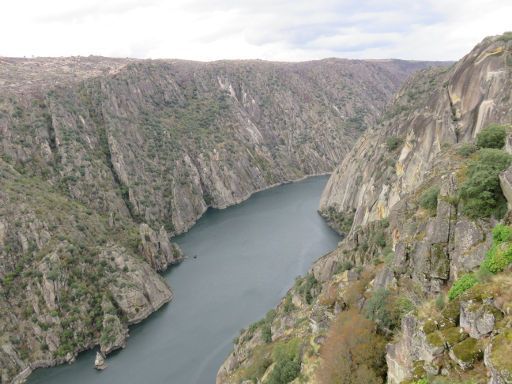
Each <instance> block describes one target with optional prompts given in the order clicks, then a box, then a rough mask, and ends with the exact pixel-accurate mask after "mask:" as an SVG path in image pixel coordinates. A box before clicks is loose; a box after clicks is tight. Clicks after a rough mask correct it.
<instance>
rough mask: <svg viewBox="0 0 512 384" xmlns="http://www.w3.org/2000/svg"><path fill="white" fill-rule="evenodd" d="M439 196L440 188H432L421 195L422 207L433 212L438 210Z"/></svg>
mask: <svg viewBox="0 0 512 384" xmlns="http://www.w3.org/2000/svg"><path fill="white" fill-rule="evenodd" d="M438 196H439V187H430V188H429V189H427V190H426V191H425V192H423V193H422V194H421V197H420V207H421V208H423V209H426V210H428V211H430V212H433V211H435V210H436V209H437V197H438Z"/></svg>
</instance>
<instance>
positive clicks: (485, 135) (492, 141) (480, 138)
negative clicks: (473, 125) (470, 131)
mask: <svg viewBox="0 0 512 384" xmlns="http://www.w3.org/2000/svg"><path fill="white" fill-rule="evenodd" d="M506 136H507V128H506V127H504V126H503V125H497V124H491V125H489V126H488V127H487V128H485V129H483V130H482V131H481V132H480V133H478V135H476V145H477V146H479V147H480V148H495V149H501V148H503V146H504V145H505V137H506Z"/></svg>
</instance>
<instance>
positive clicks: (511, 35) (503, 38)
mask: <svg viewBox="0 0 512 384" xmlns="http://www.w3.org/2000/svg"><path fill="white" fill-rule="evenodd" d="M498 40H499V41H504V42H508V41H510V40H512V32H505V33H504V34H503V35H501V36H500V37H498Z"/></svg>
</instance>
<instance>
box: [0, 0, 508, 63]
mask: <svg viewBox="0 0 512 384" xmlns="http://www.w3.org/2000/svg"><path fill="white" fill-rule="evenodd" d="M0 4H1V5H0V36H1V40H0V41H1V42H0V56H27V57H30V56H70V55H83V56H86V55H90V54H94V55H103V56H117V57H139V58H180V59H193V60H216V59H247V58H259V59H267V60H287V61H290V60H292V61H297V60H309V59H319V58H325V57H347V58H403V59H419V60H456V59H459V58H460V57H462V56H463V55H464V54H465V53H467V52H468V51H469V50H470V49H471V48H472V47H473V46H474V45H475V44H476V43H478V42H479V41H480V40H482V39H483V38H484V37H485V36H488V35H495V34H500V33H502V32H505V31H507V30H512V17H511V16H512V0H423V1H415V0H386V1H384V0H167V1H166V0H2V1H1V3H0Z"/></svg>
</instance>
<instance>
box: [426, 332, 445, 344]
mask: <svg viewBox="0 0 512 384" xmlns="http://www.w3.org/2000/svg"><path fill="white" fill-rule="evenodd" d="M427 343H429V344H430V345H431V346H433V347H444V339H443V336H442V334H441V332H439V331H434V332H432V333H429V334H428V335H427Z"/></svg>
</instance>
